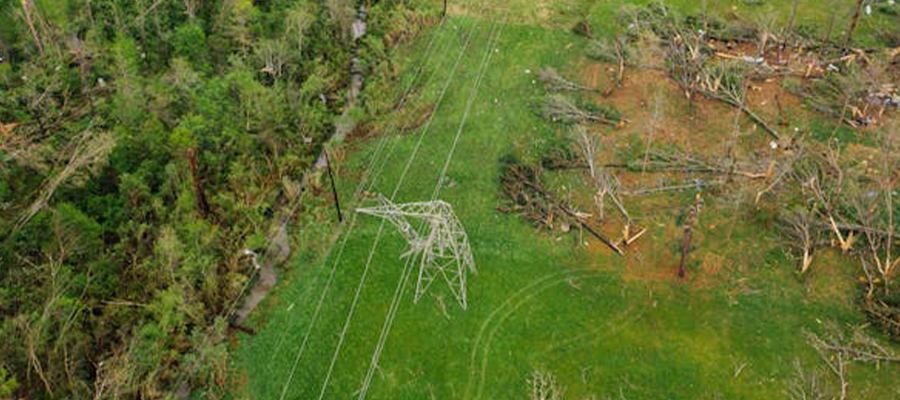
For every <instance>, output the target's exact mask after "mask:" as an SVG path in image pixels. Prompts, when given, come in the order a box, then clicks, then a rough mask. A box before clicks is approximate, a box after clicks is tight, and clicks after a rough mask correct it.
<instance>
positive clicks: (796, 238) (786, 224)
mask: <svg viewBox="0 0 900 400" xmlns="http://www.w3.org/2000/svg"><path fill="white" fill-rule="evenodd" d="M779 220H780V221H781V225H782V228H781V231H782V233H783V234H784V235H785V237H786V239H787V240H786V242H787V244H788V246H790V247H791V248H792V249H794V250H795V251H796V252H798V253H800V254H801V255H802V261H801V264H800V272H801V273H806V271H807V270H808V269H809V266H810V265H811V264H812V261H813V251H814V249H815V246H816V242H817V241H818V228H817V226H816V222H815V220H814V214H813V213H812V212H810V211H809V210H807V209H805V208H797V209H794V210H791V211H787V212H785V213H782V214H781V215H780V218H779Z"/></svg>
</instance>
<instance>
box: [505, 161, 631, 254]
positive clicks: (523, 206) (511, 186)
mask: <svg viewBox="0 0 900 400" xmlns="http://www.w3.org/2000/svg"><path fill="white" fill-rule="evenodd" d="M505 164H506V165H505V166H504V170H503V172H502V174H501V176H500V184H501V187H502V188H503V191H504V193H505V195H506V198H507V201H506V203H507V204H506V205H504V206H501V207H500V208H499V210H500V211H503V212H517V213H521V214H523V215H524V216H525V218H526V219H528V220H530V221H532V222H534V223H535V225H536V226H538V227H543V228H548V229H552V227H553V224H554V223H555V221H556V220H557V219H562V218H568V219H569V220H570V221H574V222H575V223H577V224H579V225H581V227H582V228H584V229H585V230H587V231H588V232H589V233H590V234H592V235H594V236H595V237H596V238H597V239H599V240H600V241H601V242H602V243H603V244H605V245H606V246H607V247H609V248H610V249H612V250H613V251H615V252H616V254H619V255H623V254H624V252H623V251H622V249H621V248H619V246H618V245H617V244H615V243H614V242H613V241H612V240H610V239H609V238H608V237H606V235H604V234H602V233H600V232H599V231H597V230H596V229H594V227H592V226H591V225H590V224H589V223H588V222H587V220H586V218H587V217H588V216H589V215H587V214H582V213H579V212H577V211H575V210H573V209H572V208H571V207H569V206H568V205H566V204H565V203H564V202H562V201H561V200H559V199H558V198H557V197H556V195H555V194H554V193H552V192H551V191H550V190H548V189H546V188H544V187H543V185H541V183H540V176H539V171H538V170H537V169H536V168H534V167H530V166H527V165H523V164H520V163H518V162H517V161H514V160H506V161H505Z"/></svg>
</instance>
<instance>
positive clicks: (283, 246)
mask: <svg viewBox="0 0 900 400" xmlns="http://www.w3.org/2000/svg"><path fill="white" fill-rule="evenodd" d="M269 247H270V250H269V251H267V254H266V260H265V261H264V262H263V263H262V265H260V264H256V261H255V257H256V255H255V254H254V264H255V265H256V266H257V268H259V281H257V282H256V285H254V286H253V289H251V290H250V293H249V294H248V295H247V299H246V300H244V306H243V307H241V309H240V310H238V312H237V314H235V320H234V322H235V323H236V324H238V325H241V324H243V323H244V321H246V320H247V318H249V317H250V314H251V313H252V312H253V310H255V309H256V307H258V306H259V303H262V301H263V300H264V299H265V298H266V295H267V294H268V293H269V290H272V288H273V287H275V284H276V283H277V282H278V273H276V272H275V266H276V265H279V264H281V263H282V262H284V261H286V260H287V259H288V257H289V256H290V255H291V246H290V243H289V240H288V234H287V227H286V224H281V225H280V226H279V228H278V230H277V232H276V233H275V236H274V237H273V238H272V240H271V242H270V246H269Z"/></svg>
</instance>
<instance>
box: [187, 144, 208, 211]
mask: <svg viewBox="0 0 900 400" xmlns="http://www.w3.org/2000/svg"><path fill="white" fill-rule="evenodd" d="M187 161H188V164H189V165H190V167H191V179H192V181H193V184H194V195H195V196H196V197H197V209H198V210H199V211H200V215H202V216H203V218H208V217H209V215H210V208H209V201H208V200H207V199H206V191H204V190H203V178H202V177H201V176H200V167H199V165H198V164H199V163H198V161H197V149H194V148H192V149H190V150H188V152H187Z"/></svg>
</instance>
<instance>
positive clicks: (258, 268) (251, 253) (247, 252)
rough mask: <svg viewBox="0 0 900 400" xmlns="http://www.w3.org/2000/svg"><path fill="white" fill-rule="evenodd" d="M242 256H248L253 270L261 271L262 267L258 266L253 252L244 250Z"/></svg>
mask: <svg viewBox="0 0 900 400" xmlns="http://www.w3.org/2000/svg"><path fill="white" fill-rule="evenodd" d="M244 255H245V256H250V257H251V258H252V260H253V268H254V269H256V270H260V269H262V266H260V265H259V260H258V259H257V254H256V252H255V251H253V250H250V249H244Z"/></svg>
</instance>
